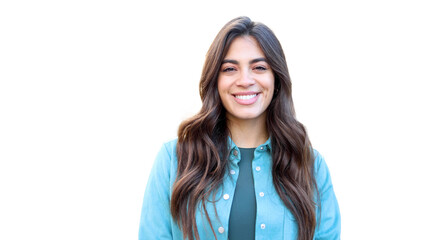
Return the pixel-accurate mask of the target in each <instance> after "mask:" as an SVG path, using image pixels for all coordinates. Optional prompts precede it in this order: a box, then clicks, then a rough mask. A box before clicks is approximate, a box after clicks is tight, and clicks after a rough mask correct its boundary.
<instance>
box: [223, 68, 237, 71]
mask: <svg viewBox="0 0 426 240" xmlns="http://www.w3.org/2000/svg"><path fill="white" fill-rule="evenodd" d="M232 71H235V68H233V67H227V68H224V69H223V70H222V72H232Z"/></svg>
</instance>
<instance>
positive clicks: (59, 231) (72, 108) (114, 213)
mask: <svg viewBox="0 0 426 240" xmlns="http://www.w3.org/2000/svg"><path fill="white" fill-rule="evenodd" d="M154 2H155V3H154ZM240 15H247V16H249V17H250V18H251V19H252V20H254V21H260V22H263V23H265V24H266V25H268V26H269V27H270V28H271V29H272V30H273V31H274V32H275V33H276V35H277V36H278V38H279V39H280V40H281V43H282V45H283V48H284V51H285V53H286V57H287V62H288V65H289V70H290V74H291V77H292V80H293V86H294V90H293V95H294V101H295V105H296V111H297V116H298V119H299V120H300V121H301V122H302V123H304V124H305V125H306V126H307V129H308V131H309V134H310V137H311V140H312V143H313V146H314V147H315V148H316V149H318V150H319V151H320V152H321V153H322V154H323V155H324V157H325V159H326V161H327V163H328V165H329V168H330V171H331V174H332V178H333V182H334V187H335V192H336V195H337V197H338V200H339V204H340V208H341V214H342V239H426V238H425V237H424V226H425V224H426V220H425V218H424V216H425V215H426V207H425V202H426V196H425V189H426V188H425V186H424V185H425V183H426V177H425V173H424V171H425V170H424V168H425V166H426V164H425V161H426V157H425V149H426V148H425V143H426V142H425V140H424V139H425V134H426V129H425V125H424V123H425V122H426V117H425V103H426V97H425V95H424V91H425V84H424V83H425V81H426V73H425V72H426V69H425V66H426V57H425V56H426V47H425V43H426V37H425V29H426V28H425V23H426V17H425V16H426V15H425V8H424V6H422V5H421V1H413V0H411V1H410V0H408V1H407V0H404V1H374V0H369V1H366V0H362V1H360V0H358V1H279V2H278V1H277V2H272V1H247V0H242V1H212V2H209V3H204V2H202V1H199V2H195V1H194V2H187V1H150V2H144V1H94V0H84V1H83V0H80V1H78V0H77V1H53V0H52V1H42V0H41V1H19V0H16V1H2V2H1V3H0V160H1V166H0V195H1V197H0V226H1V227H0V239H136V238H137V233H138V224H139V216H140V209H141V205H142V198H143V194H144V188H145V184H146V182H147V179H148V175H149V171H150V168H151V166H152V163H153V160H154V158H155V155H156V154H157V152H158V150H159V148H160V146H161V144H162V143H163V142H165V141H168V140H170V139H173V138H175V136H176V130H177V127H178V125H179V123H180V122H181V121H182V120H183V119H185V118H187V117H189V116H191V115H192V114H195V113H196V112H197V111H198V110H199V108H200V106H201V103H200V98H199V96H198V81H199V77H200V73H201V68H202V65H203V61H204V56H205V53H206V51H207V49H208V47H209V45H210V44H211V42H212V40H213V38H214V37H215V35H216V33H217V32H218V31H219V30H220V28H221V27H222V26H223V25H224V24H225V23H226V22H227V21H229V20H231V19H232V18H234V17H237V16H240Z"/></svg>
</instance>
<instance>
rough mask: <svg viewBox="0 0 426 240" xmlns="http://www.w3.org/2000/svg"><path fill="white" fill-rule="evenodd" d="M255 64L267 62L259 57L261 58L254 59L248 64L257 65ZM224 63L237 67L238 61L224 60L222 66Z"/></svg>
mask: <svg viewBox="0 0 426 240" xmlns="http://www.w3.org/2000/svg"><path fill="white" fill-rule="evenodd" d="M257 62H267V61H266V59H265V58H263V57H261V58H255V59H252V60H250V62H249V64H253V63H257ZM225 63H232V64H237V65H238V63H239V62H238V61H237V60H233V59H224V60H223V61H222V64H225Z"/></svg>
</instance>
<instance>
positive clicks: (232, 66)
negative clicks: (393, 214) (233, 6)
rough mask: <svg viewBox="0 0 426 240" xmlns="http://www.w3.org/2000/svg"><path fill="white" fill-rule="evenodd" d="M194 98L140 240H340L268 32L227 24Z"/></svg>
mask: <svg viewBox="0 0 426 240" xmlns="http://www.w3.org/2000/svg"><path fill="white" fill-rule="evenodd" d="M200 95H201V99H202V108H201V110H200V112H199V113H198V114H197V115H195V116H194V117H192V118H190V119H188V120H186V121H184V122H182V123H181V125H180V127H179V130H178V138H177V140H174V141H171V142H168V143H166V144H164V145H163V147H162V149H161V150H160V152H159V154H158V157H157V159H156V161H155V164H154V167H153V169H152V172H151V175H150V178H149V181H148V185H147V187H146V191H145V196H144V202H143V207H142V216H141V221H140V229H139V239H141V240H142V239H155V240H158V239H173V240H176V239H179V240H181V239H182V240H183V239H189V240H194V239H197V240H204V239H206V240H211V239H231V240H236V239H244V240H247V239H272V240H275V239H288V240H290V239H291V240H293V239H294V240H296V239H297V240H308V239H327V240H331V239H340V213H339V207H338V204H337V200H336V197H335V194H334V191H333V186H332V183H331V179H330V175H329V172H328V168H327V166H326V164H325V162H324V160H323V158H322V157H321V155H320V154H319V153H318V152H317V151H315V150H314V149H313V148H312V146H311V144H310V141H309V138H308V135H307V133H306V130H305V127H304V126H303V125H302V124H301V123H300V122H298V121H297V120H296V118H295V111H294V106H293V100H292V95H291V81H290V77H289V73H288V69H287V64H286V61H285V57H284V52H283V50H282V48H281V45H280V43H279V41H278V39H277V38H276V37H275V35H274V34H273V32H272V31H271V30H270V29H269V28H268V27H266V26H265V25H264V24H261V23H256V22H252V21H251V20H250V19H249V18H247V17H239V18H236V19H233V20H231V21H230V22H229V23H227V24H226V25H225V26H224V27H223V28H222V30H221V31H220V32H219V34H218V35H217V36H216V38H215V40H214V41H213V43H212V45H211V46H210V49H209V51H208V53H207V56H206V61H205V64H204V67H203V72H202V76H201V81H200Z"/></svg>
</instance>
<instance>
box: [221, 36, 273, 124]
mask: <svg viewBox="0 0 426 240" xmlns="http://www.w3.org/2000/svg"><path fill="white" fill-rule="evenodd" d="M218 91H219V95H220V99H221V100H222V103H223V106H224V107H225V109H226V111H227V116H228V118H232V119H234V120H249V119H259V118H260V117H264V116H265V114H266V112H265V110H266V108H267V107H268V106H269V104H270V103H271V100H272V96H273V94H274V74H273V72H272V69H271V68H270V66H269V64H268V63H267V62H266V58H265V55H264V54H263V52H262V50H261V49H260V47H259V44H258V43H257V41H256V39H255V38H253V37H248V36H244V37H238V38H235V39H234V40H233V41H232V43H231V45H230V47H229V50H228V52H227V53H226V56H225V59H224V60H223V62H222V67H221V68H220V71H219V77H218Z"/></svg>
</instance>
